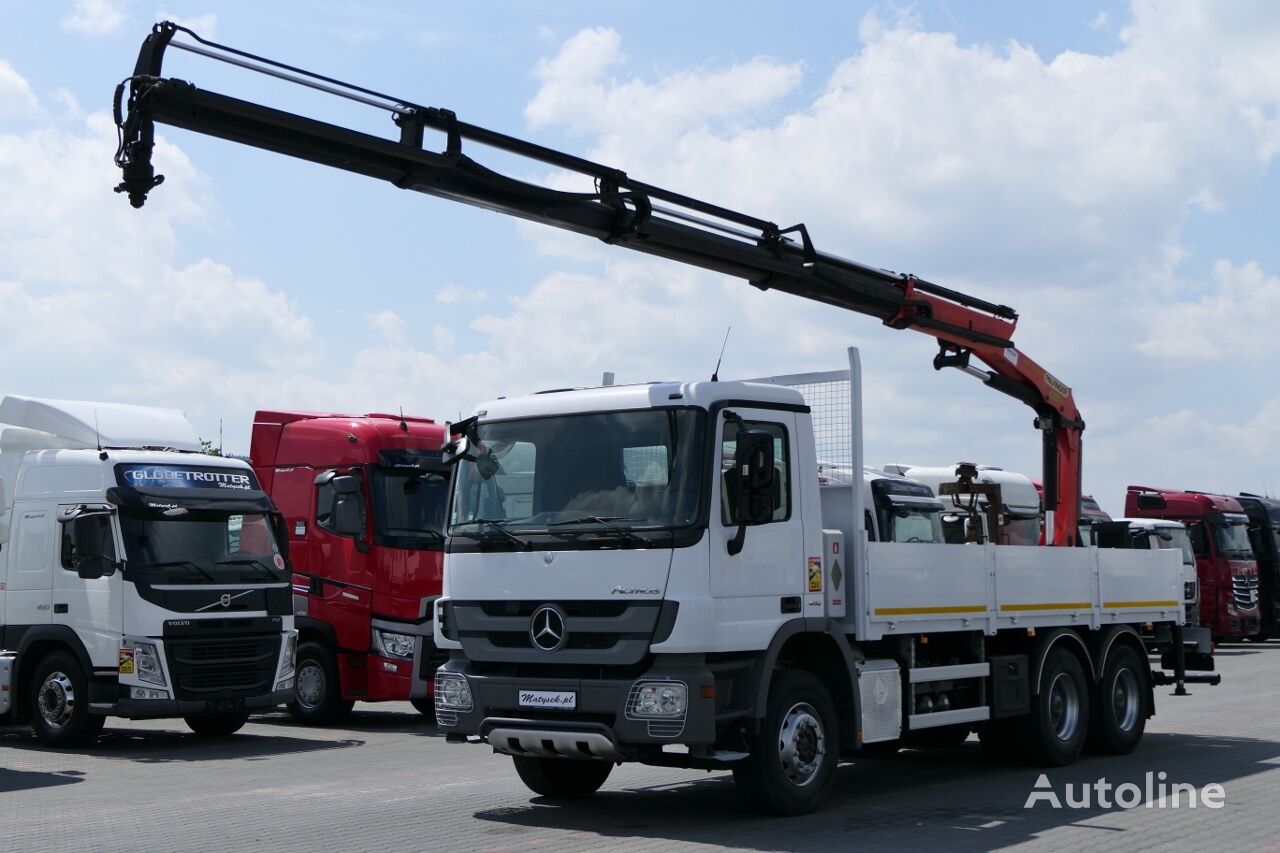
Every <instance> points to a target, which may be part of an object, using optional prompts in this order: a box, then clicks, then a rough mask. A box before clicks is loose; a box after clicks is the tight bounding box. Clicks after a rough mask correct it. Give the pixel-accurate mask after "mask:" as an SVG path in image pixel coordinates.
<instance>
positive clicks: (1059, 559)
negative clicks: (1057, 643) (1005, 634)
mask: <svg viewBox="0 0 1280 853" xmlns="http://www.w3.org/2000/svg"><path fill="white" fill-rule="evenodd" d="M988 547H990V548H991V549H992V550H993V551H994V552H995V553H994V556H995V571H996V585H995V586H996V600H995V609H996V616H997V623H996V624H997V627H998V628H1039V627H1049V626H1057V625H1078V626H1081V627H1090V628H1092V627H1096V626H1097V621H1096V618H1097V614H1096V612H1095V608H1096V604H1097V601H1098V586H1097V579H1096V576H1095V571H1096V569H1097V560H1096V556H1095V555H1096V550H1095V549H1092V548H1045V547H1040V546H1036V545H996V546H988Z"/></svg>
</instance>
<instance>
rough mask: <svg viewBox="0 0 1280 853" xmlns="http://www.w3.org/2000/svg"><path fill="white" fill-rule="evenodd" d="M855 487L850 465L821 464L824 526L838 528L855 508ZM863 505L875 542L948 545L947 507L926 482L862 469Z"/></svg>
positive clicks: (867, 525)
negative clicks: (851, 493)
mask: <svg viewBox="0 0 1280 853" xmlns="http://www.w3.org/2000/svg"><path fill="white" fill-rule="evenodd" d="M853 486H854V483H853V478H852V468H851V467H850V466H848V465H832V464H830V463H819V465H818V487H819V489H820V494H821V499H822V519H823V521H822V523H823V526H824V527H827V528H832V529H837V528H839V526H840V525H841V524H842V521H841V520H842V519H843V518H844V517H846V516H847V514H848V512H849V507H850V506H851V503H850V500H849V497H850V496H849V495H848V494H847V492H849V491H851V490H852V488H853ZM861 486H862V505H863V507H864V510H863V513H864V524H865V526H866V530H867V538H868V539H869V540H870V541H872V542H930V543H934V544H940V543H942V542H945V541H946V539H945V538H944V534H943V529H942V515H943V504H942V501H940V500H938V498H937V497H935V496H934V494H933V490H932V489H930V488H929V487H928V486H926V485H925V484H924V483H921V482H918V481H916V480H912V479H909V478H907V477H902V476H899V475H897V474H885V473H883V472H881V471H877V470H876V469H874V468H869V467H864V468H863V469H862V483H861Z"/></svg>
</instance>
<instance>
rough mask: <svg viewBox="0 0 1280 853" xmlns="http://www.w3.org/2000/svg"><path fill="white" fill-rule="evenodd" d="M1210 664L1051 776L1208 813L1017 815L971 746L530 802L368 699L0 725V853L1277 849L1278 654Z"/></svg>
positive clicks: (517, 787)
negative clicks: (1181, 791)
mask: <svg viewBox="0 0 1280 853" xmlns="http://www.w3.org/2000/svg"><path fill="white" fill-rule="evenodd" d="M1218 667H1219V671H1220V672H1221V673H1222V674H1223V684H1222V685H1221V686H1220V687H1208V686H1203V685H1197V686H1193V688H1192V692H1193V695H1192V696H1190V697H1185V698H1175V697H1171V696H1169V695H1168V694H1169V692H1170V689H1171V688H1168V687H1162V688H1157V694H1156V697H1157V711H1158V714H1157V716H1156V717H1155V718H1154V719H1152V720H1151V721H1149V724H1148V728H1147V736H1146V738H1145V739H1144V741H1143V743H1142V745H1141V746H1140V747H1139V749H1138V750H1137V752H1135V753H1134V754H1133V755H1130V756H1125V757H1122V758H1115V757H1093V756H1086V757H1084V758H1082V759H1081V760H1080V761H1079V762H1078V763H1076V764H1075V765H1073V766H1071V767H1068V768H1063V769H1059V770H1053V771H1049V772H1048V778H1049V782H1050V784H1051V786H1052V790H1053V791H1054V792H1055V793H1056V795H1057V796H1058V798H1059V800H1060V801H1065V797H1066V794H1067V788H1066V786H1067V783H1083V784H1089V785H1092V784H1093V783H1094V782H1095V781H1096V780H1099V779H1101V778H1103V777H1105V778H1106V780H1107V781H1108V782H1109V783H1111V784H1112V785H1118V784H1121V783H1126V782H1131V783H1135V784H1138V785H1140V786H1142V785H1145V781H1144V780H1145V777H1146V774H1147V773H1148V772H1151V773H1160V772H1163V773H1165V774H1166V775H1165V777H1163V779H1164V780H1165V781H1166V782H1167V783H1170V784H1171V783H1174V782H1179V783H1190V784H1192V785H1195V786H1197V787H1202V786H1205V785H1208V784H1210V783H1217V784H1220V785H1222V786H1223V788H1224V790H1225V799H1226V804H1225V806H1224V807H1222V808H1220V809H1211V808H1207V807H1206V806H1205V805H1203V804H1201V805H1199V806H1198V807H1196V808H1189V807H1187V805H1186V800H1187V797H1186V796H1183V797H1182V805H1181V806H1180V807H1179V808H1163V809H1162V808H1156V807H1154V806H1153V807H1146V806H1145V805H1140V806H1138V807H1137V808H1132V809H1121V808H1115V807H1112V808H1101V807H1099V806H1098V804H1097V802H1096V799H1095V801H1094V804H1093V807H1092V808H1085V809H1067V808H1063V809H1054V808H1052V807H1050V806H1049V805H1046V804H1045V803H1044V802H1041V803H1039V804H1037V805H1035V806H1034V807H1032V808H1025V807H1024V806H1025V804H1026V802H1027V800H1028V796H1029V795H1030V794H1031V793H1032V792H1033V786H1034V785H1035V784H1036V781H1037V777H1038V775H1039V773H1040V772H1041V771H1039V770H1036V769H1033V768H1027V767H1010V766H1002V765H995V764H992V763H989V762H988V761H986V760H985V759H984V757H983V755H982V753H981V750H980V748H979V746H978V744H977V741H976V739H974V738H970V740H969V742H968V743H967V744H965V745H964V746H963V747H961V748H959V749H953V750H945V751H906V752H903V753H901V754H899V755H898V756H896V757H893V758H885V759H867V760H861V761H857V762H855V763H852V764H846V765H844V766H842V767H841V769H840V771H839V774H838V778H837V781H836V784H835V787H834V790H833V792H832V796H831V798H830V800H829V801H828V803H827V805H826V806H825V808H823V809H822V810H821V811H820V812H819V813H817V814H815V815H812V816H809V817H803V818H793V819H773V818H763V817H759V816H757V815H754V814H752V813H750V812H749V811H747V810H746V809H745V808H744V806H743V805H742V804H741V803H740V802H739V800H738V798H737V796H736V793H735V790H734V786H733V783H732V780H731V778H730V777H729V775H728V774H727V773H705V772H697V771H682V770H668V769H659V768H648V767H640V766H633V765H626V766H623V767H620V768H617V769H616V770H615V771H614V772H613V775H612V776H611V777H610V779H609V781H608V782H606V783H605V787H604V788H603V789H602V790H601V792H600V793H599V794H597V795H596V796H595V797H594V798H592V799H590V800H586V801H580V802H576V803H568V804H564V803H558V802H551V801H547V800H544V799H542V798H539V797H536V796H534V795H533V794H531V793H530V792H529V791H527V790H526V789H525V788H524V786H523V785H522V784H521V783H520V781H519V780H518V778H517V777H516V775H515V772H514V770H513V769H512V767H511V762H510V760H509V759H506V758H503V757H500V756H496V755H493V754H492V753H491V752H489V751H488V750H487V749H486V748H485V747H480V746H460V745H451V744H446V743H445V742H444V738H443V737H442V736H441V734H440V733H439V732H438V731H437V730H436V729H435V728H434V727H433V726H431V725H429V724H427V723H426V722H425V721H424V720H423V718H421V717H420V716H419V715H418V714H416V713H415V712H414V711H413V709H412V708H411V707H410V706H409V705H408V704H401V703H394V704H362V705H357V706H356V713H355V714H354V715H353V717H352V718H351V720H350V721H349V722H348V723H346V724H344V725H342V726H340V727H336V728H330V729H310V728H303V727H299V726H296V725H294V724H293V723H292V722H291V721H290V720H289V718H288V717H287V715H285V714H275V715H271V716H264V717H256V718H254V719H253V720H251V721H250V723H249V725H247V726H246V727H245V728H244V729H243V730H242V731H241V733H240V734H238V735H236V736H233V737H230V738H223V739H203V738H200V737H198V736H196V735H193V734H191V733H190V732H189V731H188V730H187V729H186V727H185V726H184V725H183V723H182V722H181V721H180V720H173V721H171V720H165V721H152V722H130V721H125V720H114V719H113V720H109V721H108V724H107V729H106V732H105V733H104V735H103V737H102V739H101V740H100V742H99V743H98V745H97V746H96V747H94V748H93V749H84V750H74V751H56V750H50V749H45V748H43V747H41V746H40V745H39V744H38V743H36V741H35V740H34V739H33V738H32V736H31V735H30V733H29V732H28V731H26V730H24V729H19V728H16V727H15V728H7V729H0V850H3V851H33V852H34V851H45V850H67V851H98V850H102V851H115V850H120V851H151V850H157V851H169V850H202V851H223V850H273V851H274V850H280V851H284V850H308V851H315V850H336V851H356V850H377V851H397V850H433V851H435V850H441V851H447V850H467V851H528V850H546V851H556V853H561V851H577V850H600V849H618V850H626V851H628V853H642V851H649V850H655V851H656V850H662V851H670V850H672V849H680V850H686V849H687V850H704V849H741V850H783V851H809V850H813V851H831V850H846V849H858V850H912V849H918V850H928V851H930V853H933V851H937V850H947V851H951V850H961V851H967V850H997V849H1019V850H1032V849H1037V850H1064V849H1086V850H1090V851H1106V850H1116V851H1126V853H1128V852H1129V851H1137V850H1148V849H1172V848H1174V847H1177V848H1180V849H1201V850H1209V851H1215V850H1231V851H1233V853H1234V852H1235V851H1245V850H1272V851H1280V819H1277V811H1276V806H1275V791H1276V790H1278V789H1280V724H1278V723H1277V719H1276V717H1277V713H1278V710H1280V643H1277V642H1272V643H1270V644H1267V645H1265V646H1257V645H1249V644H1243V645H1233V646H1225V647H1222V648H1221V649H1220V650H1219V657H1218ZM1156 779H1157V780H1158V779H1160V777H1156ZM1155 784H1159V782H1158V781H1157V782H1156V783H1155ZM1074 790H1075V792H1076V798H1077V800H1078V799H1079V796H1080V795H1081V794H1082V793H1083V792H1082V791H1081V789H1080V787H1076V788H1075V789H1074ZM1156 790H1157V792H1158V788H1157V789H1156Z"/></svg>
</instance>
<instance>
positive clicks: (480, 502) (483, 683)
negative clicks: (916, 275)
mask: <svg viewBox="0 0 1280 853" xmlns="http://www.w3.org/2000/svg"><path fill="white" fill-rule="evenodd" d="M849 358H850V369H849V370H848V371H841V372H839V373H838V374H834V375H825V376H826V379H827V380H830V381H824V379H823V377H824V375H823V374H806V375H805V376H804V378H803V380H804V381H797V382H788V381H787V379H786V378H785V377H781V378H777V379H775V380H773V383H772V384H765V383H748V382H716V381H701V382H687V383H676V382H663V383H655V384H648V385H629V386H613V387H607V388H594V389H584V390H571V391H559V392H553V393H544V394H535V395H531V396H523V397H512V398H507V399H499V400H494V401H492V402H488V403H485V404H483V405H482V406H480V407H479V408H478V409H477V410H476V412H475V414H474V415H473V416H472V417H471V418H468V419H467V420H466V421H463V422H460V423H458V424H454V425H453V426H452V427H451V430H450V432H451V434H452V435H453V436H454V440H453V442H452V443H451V444H450V445H449V446H448V447H446V456H447V457H449V458H453V459H455V460H456V464H457V466H458V467H457V471H456V475H455V478H454V491H453V497H452V504H451V509H450V520H449V527H448V541H447V545H446V557H445V579H444V594H443V596H442V597H441V598H440V600H439V601H438V603H437V611H436V616H437V619H436V642H437V643H438V644H439V645H440V647H441V648H443V649H448V650H449V652H450V659H449V661H448V662H447V663H446V664H444V665H443V666H442V667H441V668H440V670H439V671H438V672H437V675H436V690H435V702H436V715H437V720H438V721H439V724H440V726H441V727H442V728H443V729H444V731H445V732H446V733H448V736H449V738H450V739H451V740H453V741H470V742H483V743H486V744H488V745H489V746H490V747H492V748H493V749H494V750H495V751H497V752H499V753H503V754H506V755H510V756H513V757H514V762H515V769H516V771H517V772H518V773H519V775H520V777H521V778H522V779H523V780H524V782H525V783H526V784H527V785H528V787H530V788H531V789H532V790H534V791H535V792H537V793H540V794H543V795H545V796H552V797H575V796H585V795H588V794H590V793H592V792H594V791H595V790H596V789H597V788H598V787H599V786H600V785H601V784H602V783H603V782H604V781H605V778H606V777H607V776H608V775H609V773H610V771H611V770H612V769H613V767H614V766H615V765H617V764H620V763H624V762H641V763H646V764H654V765H668V766H677V767H687V768H706V769H730V770H732V771H733V775H734V778H735V780H736V781H737V783H738V785H739V787H740V788H741V789H742V791H743V793H744V794H745V795H746V796H747V797H748V799H749V801H751V802H752V803H753V804H755V805H756V806H757V807H759V808H761V809H764V810H768V811H772V812H775V813H782V814H798V813H803V812H807V811H809V810H812V809H814V808H815V807H817V805H818V804H819V802H820V801H821V799H822V797H823V795H824V794H825V792H826V791H827V789H828V787H829V786H830V784H831V781H832V779H833V775H834V772H835V769H836V765H837V763H838V761H839V760H840V759H841V758H842V757H848V756H851V755H855V754H856V753H857V752H858V751H859V750H862V749H865V748H872V749H873V750H874V751H877V752H881V751H884V750H885V749H886V748H887V749H890V750H892V749H894V748H896V746H897V745H915V744H921V743H928V744H931V745H937V744H946V743H952V744H954V743H958V742H960V741H963V740H964V739H965V737H967V736H968V735H969V734H970V733H971V732H972V731H974V730H976V731H977V733H978V735H979V737H980V739H981V740H982V743H983V744H984V746H985V747H986V748H987V749H988V751H990V752H991V753H993V754H994V755H996V756H999V757H1004V758H1018V759H1023V760H1029V761H1032V762H1035V763H1038V764H1042V765H1062V764H1067V763H1069V762H1071V761H1073V760H1074V759H1075V758H1076V756H1077V755H1078V754H1079V753H1080V751H1081V750H1082V749H1084V748H1086V747H1087V748H1089V749H1092V750H1096V751H1099V752H1105V753H1125V752H1128V751H1130V750H1132V749H1134V748H1135V747H1136V746H1137V744H1138V742H1139V740H1140V739H1141V737H1142V734H1143V730H1144V727H1145V724H1146V720H1147V718H1148V717H1150V716H1151V715H1152V714H1153V713H1154V710H1155V709H1154V691H1153V687H1152V686H1153V684H1157V683H1164V682H1166V681H1167V680H1168V678H1167V676H1166V674H1165V673H1163V672H1160V671H1155V672H1153V671H1152V669H1151V667H1150V664H1149V661H1148V655H1147V650H1146V648H1145V646H1144V636H1143V633H1142V629H1143V628H1144V627H1145V626H1146V625H1147V624H1148V623H1152V624H1155V625H1169V626H1176V627H1177V628H1179V629H1180V627H1181V623H1182V621H1183V618H1184V616H1183V607H1182V597H1183V596H1182V592H1183V590H1182V582H1183V578H1182V565H1181V559H1180V557H1179V554H1178V552H1176V551H1171V550H1131V549H1100V548H1078V547H1045V546H1036V545H1034V544H1030V545H996V544H991V543H989V542H988V543H986V544H979V545H975V544H944V543H938V542H936V541H934V542H926V541H921V542H912V541H905V542H904V541H884V542H881V541H871V539H870V538H869V537H868V535H867V528H866V519H867V517H868V513H867V512H866V510H872V509H873V507H866V506H864V504H865V503H866V494H867V492H866V489H865V484H864V483H863V482H859V479H860V478H855V477H851V476H850V477H843V478H839V479H841V480H842V481H843V484H844V485H843V488H842V487H841V485H840V484H839V483H836V482H833V480H834V479H836V478H832V477H826V478H825V480H826V483H825V485H823V484H822V483H821V482H820V474H819V463H818V459H820V458H821V459H823V460H824V467H825V468H826V469H827V470H839V469H840V468H841V467H843V468H844V470H846V471H848V472H853V471H861V470H863V463H862V434H861V420H862V411H861V394H860V390H859V386H860V378H859V367H858V360H857V352H856V350H850V353H849ZM787 385H793V386H795V387H786V386H787ZM832 385H838V386H841V388H842V390H841V391H840V393H831V391H830V388H829V387H828V386H832ZM797 389H799V390H797ZM841 435H842V436H843V438H838V437H833V436H841ZM840 445H842V447H841V446H840ZM837 454H839V456H840V458H835V457H836V455H837ZM925 491H927V490H925ZM909 497H914V496H909ZM920 497H921V498H923V497H924V496H923V494H922V495H921V496H920ZM931 504H932V501H931ZM835 507H839V509H838V510H836V509H833V508H835ZM927 509H928V510H930V511H931V512H936V511H937V509H936V504H932V505H931V506H929V507H927ZM930 530H931V531H932V525H930ZM907 538H908V539H910V538H911V537H907ZM916 538H920V539H925V538H926V537H924V536H918V537H916ZM927 538H934V537H933V535H930V536H929V537H927Z"/></svg>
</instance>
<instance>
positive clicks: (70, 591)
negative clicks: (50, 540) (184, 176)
mask: <svg viewBox="0 0 1280 853" xmlns="http://www.w3.org/2000/svg"><path fill="white" fill-rule="evenodd" d="M73 506H75V505H67V506H66V507H65V508H66V509H71V508H72V507H73ZM62 508H63V507H59V509H62ZM117 532H118V529H117V526H116V524H115V520H114V519H112V524H111V537H110V540H109V541H110V546H109V547H108V549H107V559H108V560H109V561H110V562H111V563H113V564H114V563H116V562H117V561H118V559H119V558H118V557H117V554H119V553H121V550H120V547H119V540H118V537H117ZM54 536H55V540H56V542H57V548H56V553H55V555H54V557H53V562H54V568H53V598H52V601H53V607H52V612H51V617H52V622H53V624H55V625H66V626H68V627H69V628H71V629H72V630H73V631H75V633H76V636H78V637H79V638H80V640H81V642H83V643H84V646H85V650H86V651H88V653H89V659H90V661H92V663H93V665H94V667H95V668H99V667H103V668H106V667H109V668H112V669H115V668H116V666H117V665H118V658H117V650H118V648H119V646H120V637H121V635H122V634H123V633H124V626H123V619H124V603H123V597H122V596H123V581H122V579H121V571H120V569H118V568H111V569H109V570H108V571H109V574H105V575H103V576H102V577H100V578H82V577H80V575H79V574H78V573H77V571H76V566H77V555H76V552H75V547H74V546H73V545H72V541H71V525H70V524H57V525H55V530H54ZM133 627H134V628H137V627H139V626H133Z"/></svg>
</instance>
